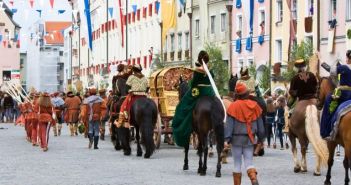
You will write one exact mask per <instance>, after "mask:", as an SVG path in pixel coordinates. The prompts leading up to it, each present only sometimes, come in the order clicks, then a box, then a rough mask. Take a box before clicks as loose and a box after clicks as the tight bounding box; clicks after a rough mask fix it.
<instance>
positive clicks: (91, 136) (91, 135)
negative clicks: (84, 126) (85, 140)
mask: <svg viewBox="0 0 351 185" xmlns="http://www.w3.org/2000/svg"><path fill="white" fill-rule="evenodd" d="M88 136H89V146H88V148H89V149H91V147H92V146H93V134H88Z"/></svg>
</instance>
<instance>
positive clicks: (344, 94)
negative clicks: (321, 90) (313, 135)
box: [321, 50, 351, 140]
mask: <svg viewBox="0 0 351 185" xmlns="http://www.w3.org/2000/svg"><path fill="white" fill-rule="evenodd" d="M346 57H347V64H346V65H341V64H340V63H338V64H337V66H336V69H332V71H330V73H331V75H332V76H338V78H339V79H338V80H339V83H338V86H337V87H336V89H335V90H334V92H333V93H332V94H329V95H328V96H327V98H326V100H325V103H324V108H323V113H322V118H321V136H322V137H323V138H325V139H327V140H334V139H335V136H336V133H337V132H336V131H334V130H333V129H334V125H336V126H337V125H338V122H339V121H340V119H339V118H338V117H340V116H338V115H339V114H342V112H345V111H346V112H348V111H349V109H350V108H348V106H347V105H346V103H345V102H349V103H348V104H349V105H350V103H351V101H350V100H351V51H350V50H349V51H348V52H347V54H346ZM346 112H345V113H346ZM332 131H333V132H332ZM330 136H331V137H330Z"/></svg>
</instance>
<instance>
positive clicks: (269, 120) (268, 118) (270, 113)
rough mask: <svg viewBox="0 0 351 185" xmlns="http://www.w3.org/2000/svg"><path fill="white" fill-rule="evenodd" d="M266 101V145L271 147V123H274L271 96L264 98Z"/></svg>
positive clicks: (274, 111)
mask: <svg viewBox="0 0 351 185" xmlns="http://www.w3.org/2000/svg"><path fill="white" fill-rule="evenodd" d="M266 103H267V115H266V122H265V130H266V136H267V147H268V148H270V147H271V138H272V136H273V130H272V129H273V124H274V117H275V113H276V110H275V107H274V105H273V98H272V97H268V98H267V100H266Z"/></svg>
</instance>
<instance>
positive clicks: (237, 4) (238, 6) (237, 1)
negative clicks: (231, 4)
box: [235, 0, 241, 8]
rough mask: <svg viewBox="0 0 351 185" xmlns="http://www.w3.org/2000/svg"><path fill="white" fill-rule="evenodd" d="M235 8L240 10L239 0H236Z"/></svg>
mask: <svg viewBox="0 0 351 185" xmlns="http://www.w3.org/2000/svg"><path fill="white" fill-rule="evenodd" d="M235 7H236V8H241V0H236V5H235Z"/></svg>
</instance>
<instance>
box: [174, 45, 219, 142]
mask: <svg viewBox="0 0 351 185" xmlns="http://www.w3.org/2000/svg"><path fill="white" fill-rule="evenodd" d="M203 62H204V63H205V65H206V64H207V63H208V62H209V56H208V54H207V52H206V51H200V53H199V56H198V60H197V63H196V68H195V70H194V74H193V79H192V81H191V83H190V84H189V86H190V89H189V90H188V91H187V92H186V94H185V95H184V97H183V98H182V99H181V101H180V102H179V104H178V105H177V108H176V111H175V115H174V118H173V121H172V127H173V137H174V139H175V142H176V144H177V145H178V146H183V147H185V146H187V145H188V144H189V139H190V134H191V132H192V126H191V125H192V114H193V112H192V110H193V109H194V107H195V105H196V102H197V100H198V99H199V98H200V97H202V96H215V93H214V91H213V89H212V86H211V83H210V80H209V78H208V76H207V75H206V73H205V70H204V68H203V66H202V65H203ZM211 75H213V74H211Z"/></svg>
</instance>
